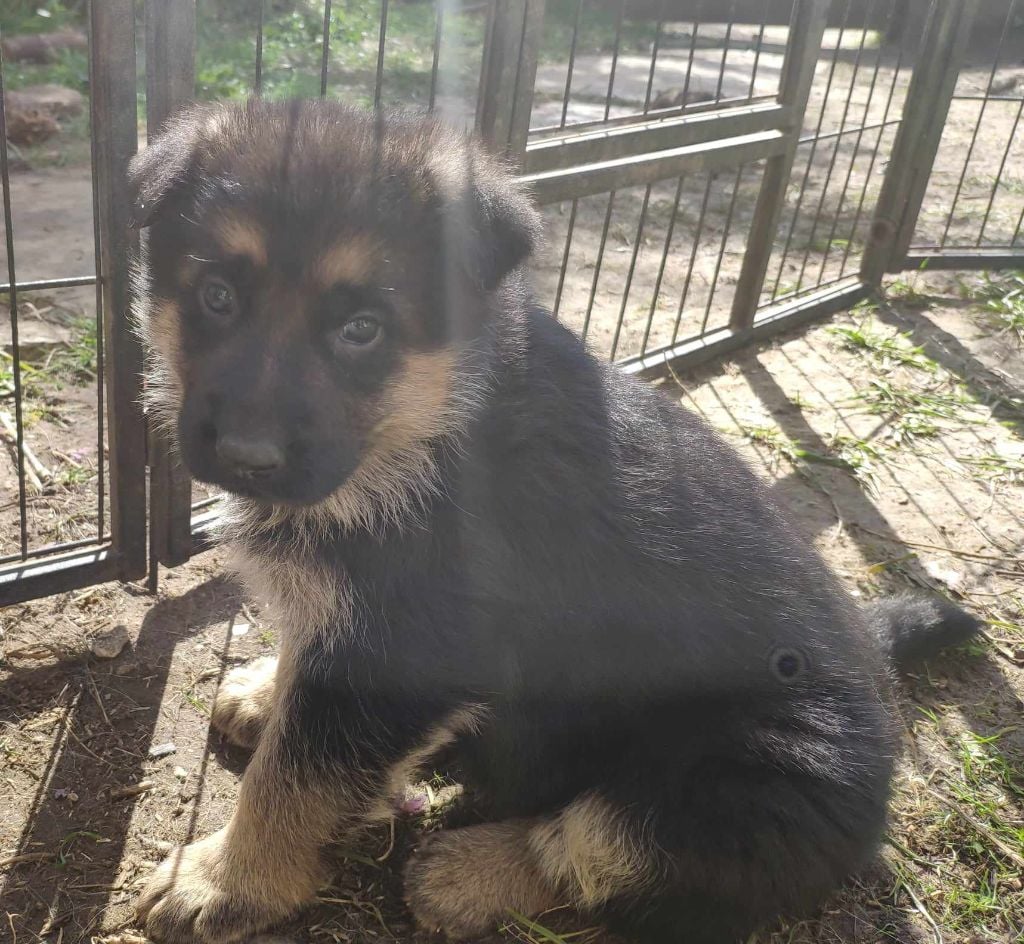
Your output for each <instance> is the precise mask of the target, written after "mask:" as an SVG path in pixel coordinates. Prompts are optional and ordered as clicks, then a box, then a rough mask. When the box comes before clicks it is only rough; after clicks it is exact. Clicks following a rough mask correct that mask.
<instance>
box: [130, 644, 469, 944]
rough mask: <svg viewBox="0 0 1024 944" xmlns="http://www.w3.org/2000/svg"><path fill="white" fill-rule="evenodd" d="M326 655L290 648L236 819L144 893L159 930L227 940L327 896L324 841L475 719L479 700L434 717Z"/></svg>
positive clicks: (189, 849) (180, 857)
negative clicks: (321, 891) (362, 684)
mask: <svg viewBox="0 0 1024 944" xmlns="http://www.w3.org/2000/svg"><path fill="white" fill-rule="evenodd" d="M321 656H322V654H321V653H313V654H308V653H307V654H306V655H304V656H303V658H302V659H300V660H296V659H295V658H293V657H289V656H288V654H287V653H283V654H282V663H281V666H280V667H279V669H278V673H277V681H276V684H275V686H274V689H273V690H274V693H275V694H274V697H273V702H274V704H273V708H272V711H271V714H270V717H269V719H268V721H267V722H266V726H265V728H264V731H263V733H262V735H261V736H260V738H259V743H258V745H257V747H256V752H255V753H254V754H253V758H252V761H251V762H250V765H249V768H248V770H247V771H246V773H245V776H244V778H243V780H242V785H241V790H240V792H239V797H238V806H237V808H236V810H235V813H234V816H233V817H232V818H231V821H230V822H229V823H228V825H227V826H226V827H225V828H224V829H222V830H220V831H219V832H217V833H215V834H214V835H212V836H209V837H207V838H206V839H203V840H200V841H199V842H196V843H194V844H192V845H190V846H186V847H185V848H182V849H178V850H176V851H175V852H173V853H171V855H170V856H169V857H168V858H167V860H166V861H165V862H164V863H163V864H162V865H161V866H160V868H159V869H158V870H157V872H156V874H155V875H154V877H153V879H152V880H151V881H150V884H149V885H148V887H147V888H146V890H145V891H144V893H143V895H142V897H141V899H140V901H139V904H138V911H139V914H140V917H141V918H142V919H143V920H144V921H145V924H146V930H147V932H148V933H149V935H150V936H151V937H153V938H156V939H157V940H160V941H172V942H176V941H181V942H186V941H187V942H190V944H191V942H199V944H226V942H231V941H240V940H245V939H247V938H248V937H250V936H251V935H252V934H254V933H255V932H258V931H260V930H263V929H264V928H266V927H268V926H270V925H272V924H275V923H277V922H278V921H280V920H282V919H283V918H286V917H288V916H289V915H290V914H292V913H293V912H294V911H296V910H297V909H299V908H300V907H301V906H302V905H304V904H305V903H307V902H309V901H310V900H311V899H312V898H313V897H314V896H315V893H316V890H317V888H318V886H319V884H320V882H321V881H322V879H323V877H324V875H323V869H322V862H321V850H322V849H323V847H324V846H325V845H327V844H328V843H329V842H331V841H332V840H333V839H334V838H336V837H337V835H338V834H339V833H340V832H341V831H342V830H343V829H345V828H346V827H350V826H354V825H357V824H359V823H361V822H365V821H367V819H368V818H369V817H370V816H371V815H372V814H373V812H374V811H375V810H379V809H382V808H384V807H385V806H386V804H385V798H386V797H387V796H389V795H390V793H391V792H392V791H393V790H394V785H395V783H397V782H398V781H399V779H400V777H401V775H403V774H404V773H405V772H406V771H407V770H409V769H412V768H414V767H415V766H416V765H417V764H419V763H421V762H426V761H427V760H428V759H429V758H430V757H432V756H433V754H434V753H436V751H437V750H439V749H441V748H442V747H444V746H445V744H447V743H449V742H450V741H451V739H453V738H454V737H456V736H457V735H458V733H459V732H460V731H463V730H466V729H467V728H469V727H472V725H473V724H475V721H476V717H477V715H476V712H475V711H474V710H473V709H472V708H466V707H463V708H458V707H454V708H450V709H448V708H447V707H446V706H444V705H436V706H434V707H435V708H436V709H437V712H436V713H435V712H433V711H431V712H428V713H424V712H422V711H421V710H419V706H418V703H416V702H415V701H410V702H406V701H405V700H403V699H400V698H395V697H394V695H393V693H389V694H388V696H387V697H385V698H383V699H380V698H377V697H375V695H374V693H372V692H369V691H366V690H360V691H358V692H356V691H354V690H352V689H346V688H345V687H344V686H343V685H342V683H341V682H340V681H338V682H337V684H335V682H334V681H333V680H332V679H330V678H327V677H324V676H323V675H322V673H320V674H318V673H317V672H316V671H313V670H312V669H310V668H308V666H309V665H311V664H313V663H319V662H322V659H321V658H320V657H321ZM297 664H300V665H302V666H307V668H305V669H298V670H297V669H296V665H297ZM437 717H440V718H441V720H440V721H437V720H435V719H436V718H437Z"/></svg>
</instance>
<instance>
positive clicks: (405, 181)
mask: <svg viewBox="0 0 1024 944" xmlns="http://www.w3.org/2000/svg"><path fill="white" fill-rule="evenodd" d="M131 177H132V184H133V186H134V188H135V214H136V222H137V224H138V225H139V226H142V227H149V238H148V247H147V252H146V259H145V260H144V262H143V265H142V272H141V275H142V278H141V279H140V292H139V294H140V296H141V298H140V302H139V306H138V321H139V325H140V329H141V332H142V334H143V337H144V338H145V340H146V341H147V343H148V345H149V347H150V349H151V351H152V354H153V360H154V372H153V375H152V377H151V378H150V380H151V384H150V386H151V393H150V396H151V398H152V405H153V406H154V407H155V409H156V411H157V412H158V413H160V414H162V416H163V417H164V419H165V421H166V422H167V423H168V424H169V425H170V426H171V427H172V430H171V431H172V433H173V434H174V435H175V437H176V439H177V441H178V444H179V447H180V451H181V454H182V456H183V458H184V460H185V463H186V465H187V466H188V467H189V469H190V471H191V472H192V474H193V475H194V476H195V477H196V478H199V479H201V480H203V481H207V482H212V483H214V484H217V485H220V486H222V487H223V488H225V489H227V490H229V491H232V492H235V493H236V494H241V495H244V496H247V497H250V498H255V499H258V500H260V501H263V502H266V503H269V504H274V505H293V506H309V505H314V504H316V503H318V502H320V501H322V500H323V499H325V498H326V497H328V496H330V495H332V494H335V493H336V492H338V490H339V489H342V488H343V487H344V485H345V483H346V482H347V481H348V480H349V479H350V477H352V476H353V474H354V473H355V472H356V470H358V469H359V468H360V467H361V466H362V465H365V463H366V462H367V461H368V459H369V458H370V457H373V459H374V461H375V462H376V463H377V465H378V467H380V468H385V467H386V460H387V458H388V457H389V456H399V457H400V456H401V455H402V454H404V453H408V452H409V451H415V449H416V448H418V447H422V444H424V443H426V442H429V441H430V440H431V439H432V438H433V437H436V436H438V435H441V434H443V433H445V432H446V431H448V430H449V429H450V428H451V424H452V422H453V411H454V410H455V406H454V404H456V402H457V401H458V397H457V396H456V395H455V394H456V390H455V387H456V386H457V385H458V383H459V377H458V376H457V365H458V364H459V363H460V358H461V355H462V353H463V351H465V350H466V349H468V348H471V347H472V346H473V345H474V342H475V341H476V340H477V339H478V338H480V337H482V336H483V335H484V334H485V333H486V330H487V321H488V318H489V317H491V315H490V314H489V313H491V312H493V311H494V310H496V309H497V307H498V306H496V305H495V304H493V302H492V299H493V298H494V296H495V292H496V290H497V289H498V288H499V286H500V285H501V283H502V281H503V280H504V278H505V276H507V275H508V274H509V273H510V272H511V271H512V270H513V269H515V268H516V267H517V266H519V265H520V263H522V262H523V261H524V260H525V258H526V257H527V255H528V254H529V252H530V250H531V248H532V245H533V241H534V237H535V234H536V231H537V217H536V214H535V212H534V211H533V210H532V209H531V207H530V205H529V202H528V201H527V200H526V198H525V197H524V195H523V194H522V193H521V192H520V191H519V190H518V189H517V188H516V186H515V184H514V182H513V181H512V179H511V178H510V177H508V176H507V175H506V174H505V173H504V172H503V171H502V170H501V169H500V168H499V167H498V166H497V164H495V163H494V162H493V161H492V160H490V159H489V158H488V157H486V156H485V155H484V154H483V153H482V152H481V151H480V150H479V149H478V148H477V147H476V146H474V145H473V144H472V143H471V142H470V141H469V140H467V139H466V138H465V137H463V136H461V135H458V134H456V133H455V132H453V131H450V130H447V129H445V128H443V127H442V126H439V125H437V124H434V123H430V122H424V121H419V120H415V119H411V118H404V117H398V116H395V117H382V116H379V115H374V114H371V113H366V112H362V111H358V110H355V109H351V108H347V107H344V106H341V105H337V104H329V103H305V104H300V103H291V104H283V103H282V104H270V103H263V102H254V103H250V104H249V105H247V106H244V107H215V108H195V109H191V110H189V111H187V112H185V113H184V114H182V115H180V116H179V117H178V118H177V119H176V120H175V121H174V122H173V123H172V124H171V125H170V126H169V127H168V128H167V129H166V130H165V131H164V132H163V134H162V135H160V136H159V137H158V138H156V139H155V140H154V141H153V142H152V143H151V144H150V146H149V147H147V148H146V149H145V150H144V151H143V152H141V153H140V154H139V155H138V156H137V157H136V158H135V161H134V163H133V164H132V168H131Z"/></svg>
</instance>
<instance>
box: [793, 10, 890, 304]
mask: <svg viewBox="0 0 1024 944" xmlns="http://www.w3.org/2000/svg"><path fill="white" fill-rule="evenodd" d="M874 9H875V0H868V5H867V10H866V11H865V15H864V17H865V20H866V21H867V22H870V21H871V14H872V13H873V12H874ZM867 38H868V31H867V27H866V26H865V28H864V29H862V30H861V32H860V43H859V44H858V46H857V54H856V56H854V61H853V74H852V75H851V76H850V89H849V91H848V92H847V94H846V101H845V102H844V103H843V113H842V116H841V117H840V119H839V127H838V129H837V132H836V139H835V146H834V147H833V148H832V157H831V158H830V159H829V162H828V170H827V171H826V172H825V180H824V183H822V185H821V193H820V194H819V196H818V205H817V206H816V207H815V208H814V222H813V223H812V224H811V232H810V235H809V236H808V237H807V245H806V246H805V247H804V258H803V261H802V262H801V263H800V274H799V275H798V276H797V279H796V293H797V294H799V293H800V290H801V288H802V287H803V282H804V275H805V274H806V272H807V262H808V260H809V259H810V258H811V249H812V248H813V247H814V237H815V236H817V234H818V224H819V223H820V222H821V217H822V212H823V210H824V209H825V197H826V196H827V195H828V188H829V185H830V184H831V183H832V175H833V174H834V173H835V169H836V163H837V161H838V160H839V152H840V151H841V150H842V144H843V135H844V134H845V133H846V122H847V119H848V118H849V117H850V105H852V104H853V93H854V90H855V89H856V88H857V77H858V76H859V75H860V64H861V60H862V58H863V56H864V47H865V45H866V44H867ZM876 74H877V73H876ZM872 91H874V85H872ZM868 102H869V104H870V98H869V99H868ZM854 157H856V152H855V153H854ZM850 166H851V168H852V167H853V162H852V159H851V163H850ZM838 216H839V211H838V209H837V210H836V219H837V221H838ZM826 249H827V246H826ZM822 272H824V263H822Z"/></svg>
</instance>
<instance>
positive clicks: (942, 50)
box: [860, 0, 978, 287]
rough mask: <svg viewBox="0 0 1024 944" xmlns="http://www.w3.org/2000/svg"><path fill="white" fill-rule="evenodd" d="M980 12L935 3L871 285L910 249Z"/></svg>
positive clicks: (890, 181)
mask: <svg viewBox="0 0 1024 944" xmlns="http://www.w3.org/2000/svg"><path fill="white" fill-rule="evenodd" d="M977 10H978V0H933V3H932V6H931V9H930V10H929V13H928V20H927V23H926V24H925V30H924V37H923V39H922V41H921V47H920V49H919V50H918V54H917V61H916V63H915V66H914V74H913V76H912V77H911V80H910V87H909V88H908V89H907V97H906V100H905V101H904V103H903V116H902V121H901V123H900V128H899V131H898V132H897V134H896V140H895V142H894V143H893V149H892V156H891V157H890V159H889V166H888V167H887V168H886V173H885V180H884V181H883V182H882V190H881V193H880V194H879V195H878V203H877V204H876V205H875V212H874V215H873V218H872V221H871V231H870V235H869V237H868V245H867V248H866V249H865V251H864V258H863V260H862V262H861V273H860V274H861V280H862V281H863V282H864V283H865V284H866V285H870V286H875V287H877V286H879V285H881V283H882V276H883V275H885V273H886V272H893V271H899V270H900V268H902V264H903V260H904V259H905V258H906V256H907V253H908V252H909V250H910V243H911V241H912V240H913V238H914V229H915V227H916V226H917V217H918V214H919V213H920V211H921V204H922V202H923V201H924V195H925V191H926V190H927V189H928V179H929V177H930V176H931V171H932V167H933V165H934V164H935V156H936V154H937V153H938V150H939V142H940V141H941V140H942V132H943V130H944V129H945V127H946V119H947V117H948V116H949V106H950V103H951V102H952V100H953V92H954V91H955V90H956V83H957V79H958V78H959V75H960V66H961V64H962V62H963V56H964V50H965V49H966V47H967V41H968V39H969V38H970V33H971V25H972V24H973V22H974V15H975V13H976V12H977Z"/></svg>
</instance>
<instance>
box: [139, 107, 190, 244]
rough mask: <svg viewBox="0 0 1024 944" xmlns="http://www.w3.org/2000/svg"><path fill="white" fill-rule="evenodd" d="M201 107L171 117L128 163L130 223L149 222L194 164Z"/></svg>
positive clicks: (167, 201) (143, 223) (161, 209)
mask: <svg viewBox="0 0 1024 944" xmlns="http://www.w3.org/2000/svg"><path fill="white" fill-rule="evenodd" d="M206 119H207V115H206V110H205V109H189V110H188V111H185V112H183V113H182V114H180V115H178V116H177V117H175V118H173V119H171V121H169V122H168V123H167V124H166V125H165V126H164V127H163V128H162V129H161V130H160V132H159V133H158V134H157V135H156V136H155V137H154V138H152V140H151V141H150V142H149V144H148V145H147V146H146V147H145V148H144V149H143V150H142V151H139V153H138V154H136V155H135V157H133V158H132V160H131V163H130V164H129V165H128V183H129V186H130V187H131V192H132V225H133V226H135V227H136V228H138V229H142V228H143V227H146V226H149V225H150V224H151V223H153V222H154V221H155V220H156V219H157V217H158V216H159V215H160V213H161V212H162V211H163V210H164V208H165V207H166V206H167V204H168V203H169V202H170V200H171V198H172V196H173V195H174V194H175V193H177V192H179V191H180V190H181V189H182V187H183V186H184V184H185V183H186V182H187V181H188V179H189V178H190V177H191V176H192V172H193V171H194V170H195V168H196V164H197V158H198V150H199V142H200V136H201V129H202V128H203V126H204V124H205V122H206Z"/></svg>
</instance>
